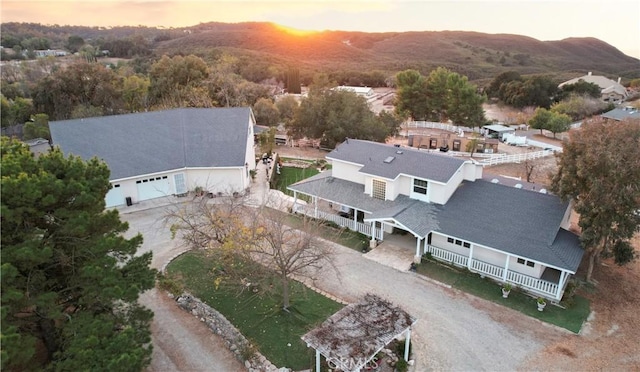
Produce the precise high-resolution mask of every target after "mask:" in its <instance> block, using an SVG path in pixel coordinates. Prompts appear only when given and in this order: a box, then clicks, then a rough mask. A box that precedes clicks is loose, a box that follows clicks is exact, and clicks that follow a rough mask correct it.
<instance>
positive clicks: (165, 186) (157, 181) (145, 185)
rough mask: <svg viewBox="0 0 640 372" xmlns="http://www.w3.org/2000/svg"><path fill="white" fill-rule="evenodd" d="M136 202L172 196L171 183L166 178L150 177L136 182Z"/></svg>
mask: <svg viewBox="0 0 640 372" xmlns="http://www.w3.org/2000/svg"><path fill="white" fill-rule="evenodd" d="M136 186H137V187H138V200H140V201H142V200H149V199H155V198H161V197H163V196H169V195H172V194H173V192H171V183H169V179H168V178H167V176H158V177H150V178H146V179H143V180H138V181H136Z"/></svg>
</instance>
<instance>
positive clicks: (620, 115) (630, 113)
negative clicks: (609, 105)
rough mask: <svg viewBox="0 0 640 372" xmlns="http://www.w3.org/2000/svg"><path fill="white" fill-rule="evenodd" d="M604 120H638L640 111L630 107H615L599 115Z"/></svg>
mask: <svg viewBox="0 0 640 372" xmlns="http://www.w3.org/2000/svg"><path fill="white" fill-rule="evenodd" d="M601 116H602V117H603V118H605V119H611V120H615V121H622V120H626V119H632V120H640V109H637V108H635V107H632V106H626V107H616V108H614V109H613V110H611V111H607V112H605V113H604V114H602V115H601Z"/></svg>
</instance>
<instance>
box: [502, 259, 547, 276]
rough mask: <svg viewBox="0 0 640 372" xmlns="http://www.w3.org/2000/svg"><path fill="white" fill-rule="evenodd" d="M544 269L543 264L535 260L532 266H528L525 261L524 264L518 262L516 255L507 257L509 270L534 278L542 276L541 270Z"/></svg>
mask: <svg viewBox="0 0 640 372" xmlns="http://www.w3.org/2000/svg"><path fill="white" fill-rule="evenodd" d="M544 269H545V266H543V265H541V264H539V263H537V262H536V263H535V266H534V267H530V266H527V265H526V263H525V264H524V265H523V264H520V263H518V258H517V257H510V258H509V270H512V271H517V272H519V273H521V274H524V275H529V276H532V277H534V278H540V276H542V272H543V271H544Z"/></svg>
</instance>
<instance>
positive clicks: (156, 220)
mask: <svg viewBox="0 0 640 372" xmlns="http://www.w3.org/2000/svg"><path fill="white" fill-rule="evenodd" d="M164 210H165V209H164V208H163V207H156V208H151V209H146V210H140V211H135V212H133V213H123V214H122V220H124V221H128V222H129V224H130V231H129V233H128V235H133V234H135V233H136V232H141V233H142V234H143V236H144V244H143V246H142V251H147V250H152V251H153V254H154V257H153V262H152V266H153V267H154V268H157V269H160V268H161V267H162V266H163V265H164V264H165V263H167V262H168V261H169V260H170V259H171V258H172V257H174V256H175V255H176V254H178V253H180V252H182V251H183V250H184V248H183V247H181V246H180V245H179V242H178V241H174V240H171V237H170V233H169V229H168V228H167V227H166V226H164V224H163V223H162V221H161V218H162V216H163V214H164ZM325 244H334V243H331V242H326V243H325ZM336 251H337V255H336V271H327V273H326V274H325V275H324V276H323V277H322V278H320V279H318V280H317V281H316V283H315V285H316V286H317V287H319V288H320V289H322V290H324V291H326V292H329V293H331V294H333V295H334V296H336V297H338V298H341V299H343V300H346V301H348V302H355V301H357V300H359V299H360V298H361V297H362V296H363V295H364V294H365V293H367V292H371V293H375V294H378V295H380V296H382V297H384V298H387V299H388V300H390V301H392V302H394V303H396V304H398V305H400V306H402V307H403V308H404V309H405V310H406V311H408V312H409V313H410V314H412V315H413V316H415V317H417V318H418V322H417V324H416V325H415V328H414V331H413V333H412V339H413V341H414V348H413V350H414V358H415V360H416V368H415V370H416V371H427V370H448V371H470V370H473V371H478V370H488V371H508V370H517V369H518V368H519V366H521V365H522V364H523V363H524V362H525V361H526V359H527V357H528V356H530V355H534V354H536V353H537V352H539V351H541V350H542V349H543V348H544V347H545V346H546V345H547V344H548V343H550V342H555V341H557V340H558V339H559V338H561V337H562V336H566V334H567V333H566V332H564V331H562V330H559V329H557V328H554V327H551V326H547V325H546V324H543V323H541V322H539V321H537V320H535V319H532V318H529V317H527V316H525V315H523V314H521V313H518V312H516V311H513V310H511V309H508V308H505V307H502V306H499V305H496V304H493V303H491V302H488V301H485V300H482V299H479V298H476V297H474V296H470V295H467V294H465V293H462V292H460V291H457V290H454V289H449V288H446V287H443V286H440V285H438V284H434V283H433V282H430V281H428V280H426V279H424V278H423V277H421V276H419V275H417V274H415V273H410V272H406V271H401V270H397V269H394V268H392V267H389V266H386V265H383V264H381V263H378V262H376V261H372V260H368V259H366V258H364V257H363V256H362V254H361V253H359V252H356V251H354V250H351V249H348V248H345V247H342V246H336ZM141 302H142V303H143V304H144V305H145V306H147V307H149V308H150V309H151V310H153V311H154V313H155V317H154V320H153V324H152V332H153V343H154V353H153V361H152V364H151V367H150V369H149V370H152V371H168V370H182V371H186V370H189V371H197V370H209V371H237V370H243V369H244V366H243V365H241V364H240V363H239V362H237V360H236V359H235V358H234V357H233V355H232V354H231V352H229V351H228V350H227V349H226V347H224V342H223V341H221V339H220V338H219V337H217V336H215V335H213V334H212V333H211V332H210V331H209V330H208V329H207V328H206V327H205V326H203V325H201V324H200V322H199V321H198V320H197V319H196V318H194V317H192V316H191V315H190V314H187V313H185V312H184V311H182V310H180V309H178V308H177V306H176V305H175V303H174V302H173V301H172V300H170V299H168V298H167V297H166V296H164V294H163V293H161V292H159V291H157V290H152V291H148V292H146V293H145V294H143V296H142V297H141Z"/></svg>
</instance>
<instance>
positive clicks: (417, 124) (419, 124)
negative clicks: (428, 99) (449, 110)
mask: <svg viewBox="0 0 640 372" xmlns="http://www.w3.org/2000/svg"><path fill="white" fill-rule="evenodd" d="M405 125H406V127H407V128H429V129H441V130H446V131H449V132H454V133H459V132H460V129H462V130H463V131H465V132H479V131H480V129H478V128H469V127H461V126H457V125H451V124H446V123H436V122H433V121H407V122H406V123H405Z"/></svg>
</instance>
